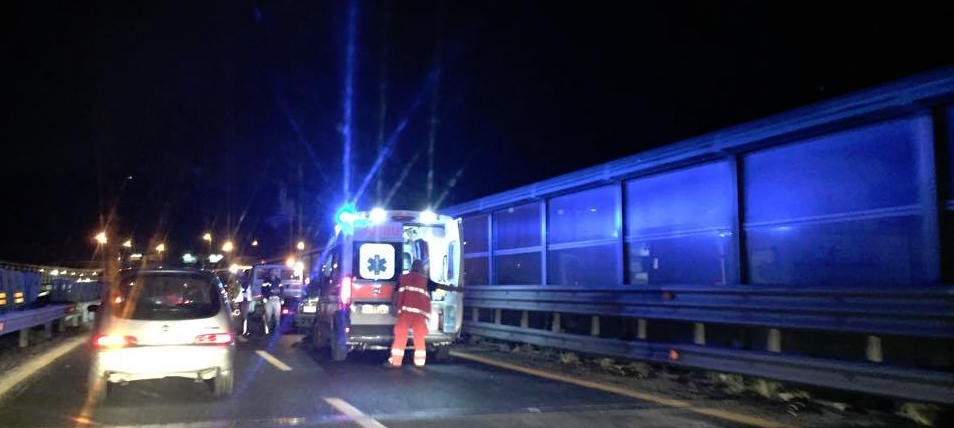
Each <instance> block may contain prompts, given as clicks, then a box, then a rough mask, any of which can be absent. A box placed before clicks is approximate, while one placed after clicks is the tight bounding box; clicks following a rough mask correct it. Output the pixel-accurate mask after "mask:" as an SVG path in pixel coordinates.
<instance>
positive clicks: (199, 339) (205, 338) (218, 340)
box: [193, 333, 235, 345]
mask: <svg viewBox="0 0 954 428" xmlns="http://www.w3.org/2000/svg"><path fill="white" fill-rule="evenodd" d="M233 340H235V336H234V335H232V333H212V334H202V335H199V336H196V337H195V341H194V342H193V343H195V344H196V345H228V344H230V343H232V341H233Z"/></svg>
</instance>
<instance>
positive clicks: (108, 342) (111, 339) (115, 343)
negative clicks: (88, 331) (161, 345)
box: [93, 334, 139, 348]
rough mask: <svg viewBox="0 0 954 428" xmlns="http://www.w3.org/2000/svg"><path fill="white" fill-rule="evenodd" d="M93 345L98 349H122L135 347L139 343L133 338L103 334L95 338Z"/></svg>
mask: <svg viewBox="0 0 954 428" xmlns="http://www.w3.org/2000/svg"><path fill="white" fill-rule="evenodd" d="M93 343H95V344H96V346H97V347H99V348H122V347H124V346H136V345H137V344H138V343H139V341H138V340H136V338H135V337H134V336H120V335H118V334H104V335H99V336H96V338H95V339H93Z"/></svg>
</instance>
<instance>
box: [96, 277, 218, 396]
mask: <svg viewBox="0 0 954 428" xmlns="http://www.w3.org/2000/svg"><path fill="white" fill-rule="evenodd" d="M118 278H119V279H118V284H116V285H115V286H113V287H111V289H110V291H109V292H108V293H107V296H106V299H105V300H104V301H103V305H102V306H101V307H99V308H98V309H97V316H96V319H97V323H96V329H95V334H94V335H93V361H92V365H91V367H90V378H89V388H90V394H91V395H92V396H93V397H94V398H96V399H98V400H102V399H104V398H106V397H107V396H108V395H109V394H110V392H111V390H112V389H113V384H115V383H118V382H123V383H125V382H131V381H137V380H145V379H161V378H165V377H184V378H189V379H195V380H196V381H205V383H207V384H208V385H209V387H210V390H211V392H212V393H213V394H214V395H216V396H227V395H230V394H231V393H232V385H233V379H234V376H235V374H234V371H233V360H234V355H235V332H234V331H233V329H232V324H231V318H230V316H231V311H230V309H229V303H228V298H227V297H226V294H225V290H224V288H223V287H222V284H221V282H219V279H218V278H217V277H216V276H215V275H213V274H212V273H210V272H204V271H196V270H138V271H124V272H121V273H120V274H119V276H118Z"/></svg>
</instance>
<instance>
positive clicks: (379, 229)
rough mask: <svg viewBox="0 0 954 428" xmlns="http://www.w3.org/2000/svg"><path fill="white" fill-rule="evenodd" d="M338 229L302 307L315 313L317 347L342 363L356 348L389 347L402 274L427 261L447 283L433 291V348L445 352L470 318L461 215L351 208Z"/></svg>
mask: <svg viewBox="0 0 954 428" xmlns="http://www.w3.org/2000/svg"><path fill="white" fill-rule="evenodd" d="M335 232H336V234H335V239H334V240H333V241H332V243H331V245H329V246H328V247H327V248H325V249H324V251H323V252H322V254H321V256H320V258H319V263H317V264H316V272H313V275H312V278H313V280H312V282H311V284H310V286H309V292H308V293H306V296H305V297H304V298H303V299H302V302H301V307H300V308H299V311H300V312H304V313H314V324H313V334H312V335H311V337H312V341H313V344H314V345H315V347H316V348H319V349H329V350H330V354H331V357H332V359H333V360H335V361H342V360H344V359H346V358H347V355H348V353H349V352H351V351H360V350H385V349H389V348H390V346H391V342H392V340H393V338H394V335H393V328H394V323H395V314H396V311H395V308H393V307H392V296H394V293H395V289H396V286H397V283H398V279H399V278H400V276H401V275H402V274H404V273H407V272H408V271H409V270H410V268H411V262H412V261H414V260H421V261H422V262H424V265H425V273H426V274H427V276H428V277H429V279H430V280H431V281H433V282H434V283H437V284H443V285H444V287H441V289H437V290H434V291H433V292H432V293H431V314H430V317H429V318H428V333H427V345H428V348H429V349H428V350H429V351H432V352H435V353H436V357H437V358H443V357H446V355H447V352H448V345H450V344H451V343H453V341H454V340H455V339H457V338H458V337H459V336H460V331H461V326H462V321H463V302H464V301H463V292H462V288H461V286H462V285H463V284H462V283H461V281H460V276H461V238H460V237H461V234H460V220H459V219H454V218H451V217H448V216H445V215H438V214H435V213H434V212H431V211H395V210H384V209H380V208H376V209H373V210H371V211H366V212H359V211H356V210H354V209H349V208H344V209H342V210H341V211H339V212H338V214H337V215H336V225H335ZM415 333H416V332H415Z"/></svg>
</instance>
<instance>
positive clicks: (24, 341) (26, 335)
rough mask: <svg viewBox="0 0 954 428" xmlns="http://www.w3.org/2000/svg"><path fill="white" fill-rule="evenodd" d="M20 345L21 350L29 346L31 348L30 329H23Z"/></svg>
mask: <svg viewBox="0 0 954 428" xmlns="http://www.w3.org/2000/svg"><path fill="white" fill-rule="evenodd" d="M19 345H20V347H21V348H26V347H27V346H30V329H29V328H25V329H23V330H20V343H19Z"/></svg>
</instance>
